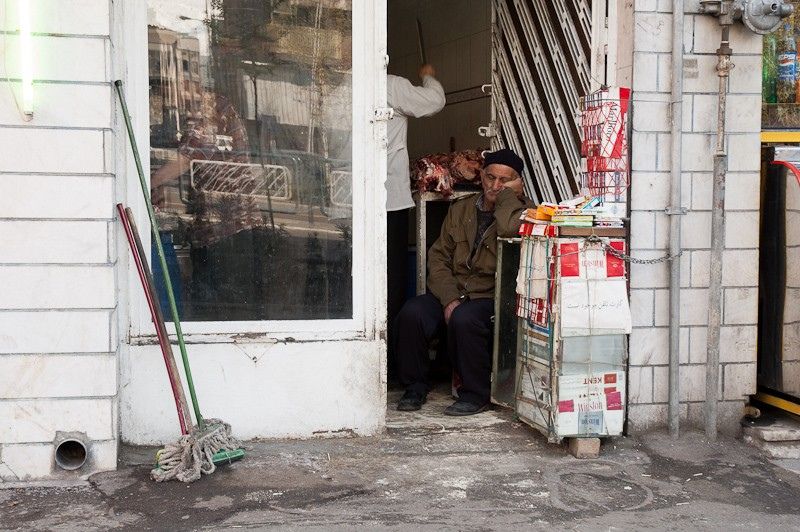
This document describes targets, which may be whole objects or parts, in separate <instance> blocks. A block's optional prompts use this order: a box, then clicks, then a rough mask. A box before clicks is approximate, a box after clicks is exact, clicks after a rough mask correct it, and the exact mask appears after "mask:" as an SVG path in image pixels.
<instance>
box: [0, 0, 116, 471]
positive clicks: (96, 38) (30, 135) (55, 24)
mask: <svg viewBox="0 0 800 532" xmlns="http://www.w3.org/2000/svg"><path fill="white" fill-rule="evenodd" d="M30 5H31V17H32V23H33V28H32V29H33V32H34V34H35V36H34V37H33V39H32V41H33V46H34V54H33V55H34V58H35V64H34V79H35V84H34V93H35V94H34V96H35V113H34V117H33V120H32V121H30V122H26V121H24V120H22V118H21V116H20V114H19V112H18V111H17V109H16V106H15V104H14V98H13V97H12V94H11V90H14V91H17V93H18V91H19V84H18V82H17V78H18V77H19V72H20V65H19V60H18V59H19V39H18V37H17V36H16V35H13V34H9V35H7V36H6V38H5V39H0V55H4V56H5V60H4V61H0V77H2V78H5V77H6V76H8V77H9V78H10V79H11V82H10V87H9V86H8V85H7V84H6V83H5V82H3V84H2V85H1V86H0V146H2V149H1V150H0V152H1V153H2V156H0V242H2V245H1V246H0V286H2V290H0V482H2V481H17V480H32V479H44V478H71V477H75V476H76V475H80V476H82V475H86V474H89V473H92V472H95V471H100V470H107V469H113V468H115V467H116V449H117V356H116V355H117V353H116V351H117V346H116V342H115V338H116V337H117V332H116V327H117V324H116V312H115V309H116V307H117V295H116V294H117V290H116V281H115V276H114V267H115V263H114V262H113V260H112V257H113V256H114V255H115V254H114V253H112V252H111V251H110V250H111V248H112V247H113V246H112V245H111V243H110V238H109V235H110V234H111V231H110V229H111V228H112V227H113V217H114V210H113V205H114V189H115V176H114V174H113V166H112V165H111V162H112V161H110V158H109V157H107V154H108V153H111V150H112V146H110V145H109V143H110V142H113V133H112V125H113V122H112V116H113V113H112V108H113V107H112V105H113V100H112V88H111V84H110V81H111V74H110V72H111V68H110V50H111V32H110V17H111V10H112V8H113V7H114V2H112V1H111V0H74V1H70V2H64V1H61V0H33V1H32V2H30ZM5 6H8V8H9V11H8V13H7V14H5V16H4V17H3V18H2V19H0V20H3V19H4V20H6V21H7V25H6V27H5V28H4V30H5V31H7V32H14V31H16V30H17V27H18V22H17V21H18V17H17V12H16V9H17V2H6V3H5ZM5 65H7V71H6V70H5V69H6V66H5ZM69 431H79V432H84V433H86V435H87V437H88V439H89V440H90V441H89V460H88V462H87V466H86V468H84V470H81V471H79V472H77V473H69V474H67V473H63V472H60V471H58V470H57V469H56V468H55V467H54V465H53V453H54V449H53V440H54V439H55V437H56V433H57V432H69Z"/></svg>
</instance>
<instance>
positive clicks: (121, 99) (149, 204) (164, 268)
mask: <svg viewBox="0 0 800 532" xmlns="http://www.w3.org/2000/svg"><path fill="white" fill-rule="evenodd" d="M114 87H115V88H116V89H117V95H118V96H119V102H120V105H121V106H122V116H123V117H124V118H125V127H126V128H127V130H128V138H129V139H130V141H131V149H132V150H133V159H134V160H135V161H136V171H137V172H139V183H141V185H142V194H143V195H144V202H145V204H146V205H147V215H148V216H149V217H150V227H151V229H152V232H153V239H154V240H155V243H156V250H157V252H158V261H159V262H160V263H161V272H162V274H163V276H164V285H165V286H166V288H167V299H168V300H169V310H170V312H171V313H172V321H173V322H174V323H175V334H176V335H177V336H178V346H180V349H181V359H183V369H184V371H185V372H186V382H187V383H188V384H189V395H191V397H192V407H193V408H194V415H195V417H196V418H197V426H198V427H200V430H202V429H204V428H205V421H204V420H203V416H202V415H200V405H198V404H197V394H196V393H195V391H194V381H193V380H192V370H191V368H190V367H189V355H187V354H186V343H185V342H184V341H183V331H182V330H181V321H180V318H179V317H178V306H177V305H176V304H175V293H174V292H173V290H172V281H171V280H170V278H169V270H168V269H167V259H166V257H165V255H164V246H162V245H161V235H160V233H159V230H158V223H157V222H156V213H155V211H154V210H153V203H152V202H151V201H150V187H149V186H148V184H147V181H146V180H145V178H144V169H143V168H142V161H141V159H140V158H139V148H138V147H137V146H136V137H135V136H134V134H133V126H132V125H131V116H130V114H128V105H127V104H126V103H125V95H124V94H122V80H119V79H118V80H117V81H115V82H114ZM156 304H157V302H156Z"/></svg>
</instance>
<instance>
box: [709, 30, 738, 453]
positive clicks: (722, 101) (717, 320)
mask: <svg viewBox="0 0 800 532" xmlns="http://www.w3.org/2000/svg"><path fill="white" fill-rule="evenodd" d="M731 53H733V50H732V49H731V47H730V25H728V24H723V26H722V42H721V43H720V46H719V49H718V50H717V58H718V62H717V75H718V76H719V104H718V106H717V150H716V152H715V153H714V182H713V192H712V203H711V259H710V268H709V269H710V279H709V286H708V338H707V342H708V343H707V349H708V355H707V356H708V358H707V359H706V404H705V425H706V437H707V438H708V439H709V440H712V441H713V440H715V439H716V438H717V410H718V403H717V393H718V392H717V389H718V387H719V338H720V326H721V325H722V250H723V248H724V247H725V172H726V171H727V168H728V154H727V150H726V148H725V108H726V106H727V99H728V77H729V76H730V71H731V69H732V68H733V64H732V63H731Z"/></svg>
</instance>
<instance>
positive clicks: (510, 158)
mask: <svg viewBox="0 0 800 532" xmlns="http://www.w3.org/2000/svg"><path fill="white" fill-rule="evenodd" d="M490 164H502V165H504V166H509V167H511V168H513V169H514V170H516V171H517V173H518V174H520V175H522V169H523V168H525V163H524V162H523V161H522V159H521V158H520V156H519V155H517V154H516V153H514V152H513V151H511V150H509V149H507V148H503V149H502V150H497V151H490V152H486V154H485V156H484V158H483V167H484V168H486V167H487V166H489V165H490Z"/></svg>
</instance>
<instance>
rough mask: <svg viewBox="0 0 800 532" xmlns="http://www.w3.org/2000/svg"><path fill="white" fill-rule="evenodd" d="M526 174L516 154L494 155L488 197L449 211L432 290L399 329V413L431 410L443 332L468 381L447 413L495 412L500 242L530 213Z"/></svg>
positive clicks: (412, 305) (484, 177)
mask: <svg viewBox="0 0 800 532" xmlns="http://www.w3.org/2000/svg"><path fill="white" fill-rule="evenodd" d="M523 167H524V164H523V161H522V159H521V158H520V157H519V156H518V155H517V154H515V153H514V152H513V151H511V150H507V149H503V150H499V151H496V152H491V153H487V154H486V157H485V159H484V163H483V169H482V170H481V186H482V188H483V192H482V193H476V194H473V195H470V196H466V197H464V198H461V199H459V200H458V201H456V202H454V203H453V204H452V205H451V206H450V210H449V211H448V212H447V217H446V218H445V220H444V223H443V225H442V231H441V234H440V236H439V238H438V240H436V242H435V243H434V244H433V246H432V247H431V249H430V251H429V252H428V290H429V291H428V293H426V294H425V295H421V296H417V297H415V298H413V299H411V300H409V301H407V302H406V304H405V305H404V306H403V308H402V309H401V310H400V313H399V314H398V316H397V319H396V320H395V323H394V326H395V334H394V338H395V352H396V353H397V357H398V376H399V378H400V382H401V383H402V384H403V385H404V386H405V387H406V391H405V394H404V395H403V397H402V398H401V399H400V402H399V403H398V404H397V409H398V410H403V411H412V410H419V409H420V408H421V407H422V405H423V403H425V400H426V397H427V394H428V391H429V390H430V380H429V376H428V372H429V365H430V360H429V357H428V346H429V343H430V341H431V340H432V339H433V338H434V337H435V336H436V334H437V332H438V331H439V330H440V328H441V327H443V326H444V327H447V348H448V351H449V353H450V358H451V361H452V364H453V367H454V369H455V371H456V372H457V373H458V375H459V376H460V377H461V386H460V387H459V388H458V401H456V402H455V403H453V404H452V405H450V406H449V407H447V409H445V411H444V413H445V414H447V415H450V416H468V415H471V414H477V413H478V412H482V411H484V410H486V409H487V408H488V407H489V391H490V376H491V370H492V352H491V345H492V325H491V318H492V314H493V313H494V282H495V271H496V269H497V237H498V236H500V237H513V236H517V232H518V230H519V226H520V219H519V217H520V214H521V212H522V210H523V209H525V208H526V207H528V206H530V202H529V201H528V200H527V199H525V197H524V194H523V188H522V178H521V177H520V175H521V174H522V169H523Z"/></svg>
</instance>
